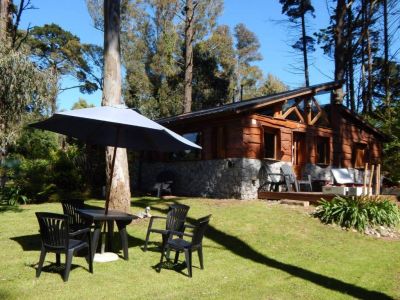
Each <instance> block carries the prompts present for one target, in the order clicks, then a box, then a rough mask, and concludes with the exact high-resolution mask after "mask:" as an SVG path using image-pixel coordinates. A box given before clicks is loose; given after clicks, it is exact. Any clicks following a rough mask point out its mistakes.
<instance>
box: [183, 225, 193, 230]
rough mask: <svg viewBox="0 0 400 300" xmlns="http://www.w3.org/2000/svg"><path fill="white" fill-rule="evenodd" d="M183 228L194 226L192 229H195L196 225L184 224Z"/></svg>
mask: <svg viewBox="0 0 400 300" xmlns="http://www.w3.org/2000/svg"><path fill="white" fill-rule="evenodd" d="M183 228H184V229H186V228H192V229H194V228H196V226H194V225H191V224H184V225H183Z"/></svg>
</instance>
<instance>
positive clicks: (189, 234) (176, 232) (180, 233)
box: [169, 230, 193, 238]
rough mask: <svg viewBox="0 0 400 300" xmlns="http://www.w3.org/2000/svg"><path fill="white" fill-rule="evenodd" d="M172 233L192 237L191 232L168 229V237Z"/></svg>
mask: <svg viewBox="0 0 400 300" xmlns="http://www.w3.org/2000/svg"><path fill="white" fill-rule="evenodd" d="M173 235H177V236H188V237H192V236H193V234H191V233H185V232H180V231H174V230H170V231H169V238H171V237H172V236H173Z"/></svg>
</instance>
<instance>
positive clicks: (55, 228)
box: [36, 212, 93, 281]
mask: <svg viewBox="0 0 400 300" xmlns="http://www.w3.org/2000/svg"><path fill="white" fill-rule="evenodd" d="M36 217H37V219H38V222H39V227H40V237H41V240H42V248H41V251H40V259H39V264H38V268H37V269H36V277H39V276H40V273H41V272H42V267H43V263H44V259H45V257H46V254H47V252H53V253H56V264H57V265H60V255H61V254H65V256H66V259H65V262H66V263H65V271H64V281H68V277H69V272H70V270H71V264H72V257H73V255H74V254H75V253H76V252H77V251H79V250H81V249H84V248H88V255H87V256H88V260H89V271H90V273H93V261H92V255H91V253H92V251H91V250H92V246H91V241H90V237H89V238H88V243H87V242H85V241H82V240H75V239H72V238H71V237H72V234H71V233H70V231H69V224H68V216H67V215H61V214H54V213H47V212H37V213H36ZM83 230H84V229H83ZM81 231H82V230H81ZM81 231H80V232H79V234H82V232H81ZM86 232H87V234H90V229H89V228H87V229H86Z"/></svg>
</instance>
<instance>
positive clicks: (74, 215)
mask: <svg viewBox="0 0 400 300" xmlns="http://www.w3.org/2000/svg"><path fill="white" fill-rule="evenodd" d="M61 205H62V208H63V212H64V214H65V215H67V216H68V224H69V229H70V231H71V232H75V231H77V230H81V229H84V228H88V227H89V224H87V222H86V220H85V219H84V218H82V216H81V215H80V214H79V213H78V211H77V210H78V209H82V208H84V207H85V204H84V202H83V200H81V199H73V200H64V201H62V202H61Z"/></svg>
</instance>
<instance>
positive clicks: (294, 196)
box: [258, 191, 335, 204]
mask: <svg viewBox="0 0 400 300" xmlns="http://www.w3.org/2000/svg"><path fill="white" fill-rule="evenodd" d="M334 197H335V195H334V194H324V193H322V192H269V191H259V192H258V199H268V200H282V199H289V200H298V201H308V202H310V203H312V204H318V201H320V200H321V198H324V199H325V200H328V201H330V200H332V199H333V198H334Z"/></svg>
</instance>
